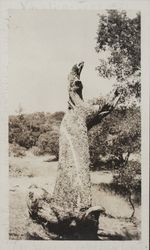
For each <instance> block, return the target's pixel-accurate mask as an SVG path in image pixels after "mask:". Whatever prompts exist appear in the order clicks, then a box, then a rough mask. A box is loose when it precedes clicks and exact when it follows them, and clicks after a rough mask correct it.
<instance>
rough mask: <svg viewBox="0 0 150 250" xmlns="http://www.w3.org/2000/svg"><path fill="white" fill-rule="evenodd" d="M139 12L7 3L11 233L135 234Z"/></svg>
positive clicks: (58, 236)
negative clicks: (9, 6) (9, 5)
mask: <svg viewBox="0 0 150 250" xmlns="http://www.w3.org/2000/svg"><path fill="white" fill-rule="evenodd" d="M141 16H142V14H141V11H140V10H137V9H124V8H123V9H120V8H112V9H111V8H110V9H95V10H90V9H89V10H84V9H82V10H71V9H70V10H69V9H68V10H63V9H62V10H61V9H59V10H56V9H55V10H50V9H49V10H48V9H47V10H44V9H43V10H42V9H40V10H31V9H30V10H25V9H22V10H17V9H16V10H15V9H10V10H9V11H8V25H9V29H8V51H9V54H8V92H9V98H8V99H9V119H8V127H9V134H8V140H9V239H10V240H28V241H30V240H32V241H33V240H57V241H58V240H76V241H77V240H78V241H79V240H86V241H87V240H88V241H90V240H97V241H112V240H113V241H115V240H116V241H135V240H136V241H140V240H141V231H142V229H141V223H142V217H141V212H142V211H141V210H142V209H141V200H142V194H141V183H142V177H141V169H142V167H141V166H142V164H141V89H142V87H141ZM43 249H44V248H43Z"/></svg>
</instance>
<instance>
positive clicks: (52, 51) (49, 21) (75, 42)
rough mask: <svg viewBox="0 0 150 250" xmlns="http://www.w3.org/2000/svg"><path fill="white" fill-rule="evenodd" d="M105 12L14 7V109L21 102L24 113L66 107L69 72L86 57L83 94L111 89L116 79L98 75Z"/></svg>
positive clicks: (95, 94)
mask: <svg viewBox="0 0 150 250" xmlns="http://www.w3.org/2000/svg"><path fill="white" fill-rule="evenodd" d="M97 13H100V11H88V10H85V11H79V10H68V11H62V10H53V11H51V10H47V11H46V10H43V11H42V10H39V11H37V10H36V11H34V10H32V11H29V10H28V11H27V10H22V11H20V10H18V11H10V12H9V14H10V19H9V20H10V21H9V44H8V49H9V65H8V70H9V79H8V80H9V113H10V114H14V113H15V110H17V109H18V106H19V105H21V106H22V107H23V110H24V112H25V113H31V112H35V111H44V112H55V111H62V110H63V111H65V110H66V108H67V100H68V94H67V85H68V81H67V76H68V73H69V71H70V69H71V67H72V66H73V65H74V64H75V63H78V62H80V61H84V62H85V67H84V69H83V72H82V75H81V80H82V82H83V85H84V92H83V94H84V98H85V99H91V98H93V97H98V96H99V95H100V94H101V93H102V94H104V95H105V94H107V93H108V92H109V91H110V90H111V88H112V84H113V81H112V80H111V81H109V80H104V79H103V78H100V77H99V76H98V72H97V71H95V67H96V66H98V65H99V62H98V58H99V55H98V54H97V53H96V51H95V46H96V39H95V38H96V31H97V28H98V16H97Z"/></svg>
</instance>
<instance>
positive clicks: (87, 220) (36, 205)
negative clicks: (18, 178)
mask: <svg viewBox="0 0 150 250" xmlns="http://www.w3.org/2000/svg"><path fill="white" fill-rule="evenodd" d="M52 201H53V198H52V197H50V195H49V193H48V192H47V191H46V190H44V189H40V188H38V187H36V186H33V187H30V192H29V197H28V202H27V205H28V211H29V214H30V222H29V225H28V232H27V238H28V239H39V240H42V239H43V240H54V239H55V240H97V239H98V234H97V231H98V228H99V216H100V214H101V213H105V210H104V208H102V207H100V206H95V207H90V208H89V209H87V210H84V211H79V210H76V211H74V213H73V212H72V213H71V212H70V211H69V210H68V211H65V212H64V211H63V209H62V211H61V210H60V208H59V209H58V208H57V207H53V206H51V204H53V202H52Z"/></svg>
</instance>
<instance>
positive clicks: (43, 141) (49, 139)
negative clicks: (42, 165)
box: [37, 127, 59, 160]
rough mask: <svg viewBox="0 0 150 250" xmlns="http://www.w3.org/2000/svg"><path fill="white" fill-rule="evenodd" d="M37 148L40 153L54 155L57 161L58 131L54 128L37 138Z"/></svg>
mask: <svg viewBox="0 0 150 250" xmlns="http://www.w3.org/2000/svg"><path fill="white" fill-rule="evenodd" d="M37 147H38V148H39V150H40V153H41V154H43V153H49V154H51V155H55V157H56V160H58V155H59V129H58V128H56V127H55V128H54V129H53V130H51V131H48V132H46V133H43V134H41V135H40V136H39V139H38V142H37Z"/></svg>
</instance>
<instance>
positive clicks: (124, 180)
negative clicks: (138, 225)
mask: <svg viewBox="0 0 150 250" xmlns="http://www.w3.org/2000/svg"><path fill="white" fill-rule="evenodd" d="M113 184H114V186H115V188H116V190H117V191H118V192H119V193H120V194H122V195H124V196H126V197H128V200H129V202H130V204H131V206H132V209H133V213H132V215H131V217H133V216H134V212H135V208H134V202H133V199H132V196H133V195H137V194H139V193H140V194H141V164H140V163H139V162H137V161H129V162H128V163H127V164H126V166H124V167H123V168H118V169H117V170H116V171H115V173H114V176H113Z"/></svg>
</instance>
